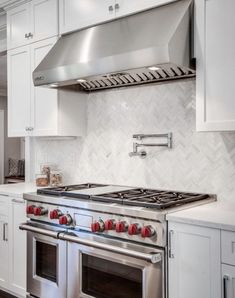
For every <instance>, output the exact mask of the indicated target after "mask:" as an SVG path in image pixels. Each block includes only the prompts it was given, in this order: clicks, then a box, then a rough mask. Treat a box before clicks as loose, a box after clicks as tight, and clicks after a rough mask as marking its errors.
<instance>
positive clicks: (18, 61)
mask: <svg viewBox="0 0 235 298" xmlns="http://www.w3.org/2000/svg"><path fill="white" fill-rule="evenodd" d="M7 64H8V67H7V71H8V135H9V136H10V137H18V136H22V137H23V136H26V135H27V133H28V131H29V127H30V123H31V119H30V110H31V102H30V86H31V84H30V48H29V46H24V47H20V48H17V49H14V50H11V51H8V54H7Z"/></svg>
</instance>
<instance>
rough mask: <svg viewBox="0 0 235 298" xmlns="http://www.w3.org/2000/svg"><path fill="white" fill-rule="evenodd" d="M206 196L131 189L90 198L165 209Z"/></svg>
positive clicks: (207, 196) (206, 196)
mask: <svg viewBox="0 0 235 298" xmlns="http://www.w3.org/2000/svg"><path fill="white" fill-rule="evenodd" d="M209 197H210V196H209V195H208V194H197V193H188V192H173V191H163V190H159V191H158V190H151V189H142V188H137V189H132V190H127V191H122V192H113V193H106V194H102V195H99V196H93V197H91V199H92V200H94V201H101V202H109V203H119V204H123V205H130V206H140V207H147V208H155V209H159V210H162V209H167V208H171V207H176V206H181V205H184V204H187V203H192V202H196V201H199V200H203V199H207V198H209Z"/></svg>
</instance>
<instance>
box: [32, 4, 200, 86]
mask: <svg viewBox="0 0 235 298" xmlns="http://www.w3.org/2000/svg"><path fill="white" fill-rule="evenodd" d="M191 3H192V1H191V0H180V1H174V2H171V3H168V4H165V5H161V6H158V7H156V8H152V9H149V10H146V11H144V12H140V13H136V14H133V15H130V16H127V17H122V18H119V19H115V20H112V21H109V22H106V23H102V24H99V25H96V26H93V27H89V28H85V29H82V30H79V31H76V32H73V33H70V34H66V35H63V36H62V37H61V38H60V39H59V40H58V41H57V43H56V44H55V46H54V47H53V48H52V49H51V51H50V52H49V53H48V55H47V56H46V57H45V58H44V59H43V61H42V62H41V63H40V64H39V66H38V67H37V68H36V69H35V70H34V72H33V80H34V85H35V86H45V87H50V88H71V86H72V88H73V89H75V90H78V91H97V90H102V89H106V88H115V87H123V86H132V85H139V84H147V83H160V82H164V81H169V80H175V79H186V78H193V77H195V75H196V72H195V67H194V64H195V63H192V62H193V59H191V58H192V55H191V48H192V47H191V41H192V38H191V33H192V30H191V26H190V24H191V15H192V5H191ZM194 62H195V61H194Z"/></svg>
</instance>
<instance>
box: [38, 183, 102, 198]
mask: <svg viewBox="0 0 235 298" xmlns="http://www.w3.org/2000/svg"><path fill="white" fill-rule="evenodd" d="M104 186H106V185H104V184H97V183H84V184H76V185H65V186H60V187H49V188H40V189H38V190H37V193H38V194H42V195H52V196H63V195H66V193H67V192H68V191H76V190H84V189H90V188H96V187H104Z"/></svg>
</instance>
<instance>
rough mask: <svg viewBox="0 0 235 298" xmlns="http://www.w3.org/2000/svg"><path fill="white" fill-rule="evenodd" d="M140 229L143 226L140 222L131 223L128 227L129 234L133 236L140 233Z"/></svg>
mask: <svg viewBox="0 0 235 298" xmlns="http://www.w3.org/2000/svg"><path fill="white" fill-rule="evenodd" d="M140 231H141V227H140V226H139V224H131V225H129V227H128V234H129V235H131V236H132V235H138V234H140Z"/></svg>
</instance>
